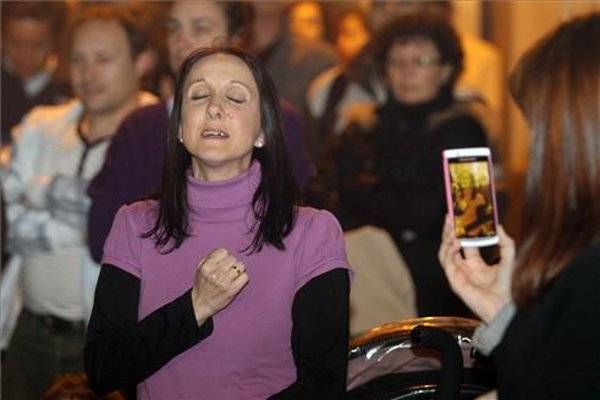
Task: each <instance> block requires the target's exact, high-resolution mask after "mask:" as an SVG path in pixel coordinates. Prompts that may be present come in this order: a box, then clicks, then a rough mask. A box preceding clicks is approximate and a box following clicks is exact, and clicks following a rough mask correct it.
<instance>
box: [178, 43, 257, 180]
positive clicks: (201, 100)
mask: <svg viewBox="0 0 600 400" xmlns="http://www.w3.org/2000/svg"><path fill="white" fill-rule="evenodd" d="M179 137H180V140H181V141H182V142H183V145H184V146H185V148H186V149H187V151H188V152H189V153H190V154H191V156H192V169H193V173H194V177H196V178H197V179H202V180H224V179H229V178H233V177H235V176H237V175H239V174H240V173H242V172H243V171H245V170H247V169H248V168H249V166H250V162H251V160H252V150H253V148H254V146H256V147H262V146H263V145H264V144H265V137H264V134H263V133H262V130H261V119H260V95H259V92H258V87H257V85H256V81H255V80H254V77H253V75H252V72H251V71H250V69H249V68H248V66H247V65H246V64H245V63H244V61H242V60H240V59H239V58H237V57H235V56H232V55H229V54H213V55H210V56H208V57H206V58H203V59H201V60H200V61H198V62H197V63H196V64H195V65H194V66H193V67H192V68H191V70H190V72H189V74H188V76H187V78H186V80H185V86H184V88H183V98H182V109H181V123H180V126H179Z"/></svg>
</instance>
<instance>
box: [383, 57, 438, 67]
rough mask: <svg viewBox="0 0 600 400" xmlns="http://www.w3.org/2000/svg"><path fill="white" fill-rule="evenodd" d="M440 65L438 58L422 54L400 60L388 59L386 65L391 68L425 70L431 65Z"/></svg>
mask: <svg viewBox="0 0 600 400" xmlns="http://www.w3.org/2000/svg"><path fill="white" fill-rule="evenodd" d="M439 63H440V57H438V56H432V55H429V54H423V55H421V56H419V57H414V58H409V59H400V58H391V57H390V58H388V60H387V64H388V66H390V67H392V68H404V67H420V68H426V67H430V66H432V65H438V64H439Z"/></svg>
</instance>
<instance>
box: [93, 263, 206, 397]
mask: <svg viewBox="0 0 600 400" xmlns="http://www.w3.org/2000/svg"><path fill="white" fill-rule="evenodd" d="M190 290H191V288H190ZM190 290H188V291H186V292H185V293H183V294H182V295H181V296H179V297H178V298H176V299H175V300H173V301H172V302H171V303H168V304H165V305H164V306H162V307H160V308H159V309H157V310H156V311H154V312H152V313H151V314H149V315H148V316H146V317H145V318H144V319H142V320H141V321H139V322H138V304H139V293H140V281H139V279H138V278H137V277H135V276H134V275H131V274H129V273H128V272H125V271H124V270H122V269H120V268H117V267H115V266H112V265H109V264H104V265H103V266H102V270H101V271H100V276H99V278H98V284H97V287H96V294H95V299H94V309H93V311H92V316H91V319H90V323H89V326H88V331H87V340H86V346H85V356H84V358H85V371H86V373H87V376H88V379H89V382H90V387H91V388H92V390H93V391H94V392H96V394H98V395H104V394H106V393H109V392H112V391H114V390H130V389H131V388H132V387H135V386H136V385H137V384H138V383H140V382H142V381H143V380H144V379H146V378H147V377H149V376H150V375H152V374H153V373H154V372H156V371H157V370H158V369H160V368H161V367H162V366H163V365H165V364H166V363H167V362H168V361H169V360H171V359H172V358H173V357H175V356H177V355H178V354H181V353H183V352H184V351H186V350H188V349H189V348H190V347H192V346H194V345H195V344H197V343H199V342H200V341H201V340H202V339H204V338H206V337H208V336H209V335H210V334H211V333H212V328H213V325H212V319H211V318H209V319H207V320H206V322H205V323H204V324H202V326H200V327H198V324H197V322H196V318H195V315H194V310H193V306H192V300H191V295H190Z"/></svg>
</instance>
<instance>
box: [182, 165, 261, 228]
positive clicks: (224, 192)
mask: <svg viewBox="0 0 600 400" xmlns="http://www.w3.org/2000/svg"><path fill="white" fill-rule="evenodd" d="M260 180H261V166H260V163H259V162H258V161H256V160H254V161H253V162H252V164H251V165H250V168H248V170H247V171H245V172H243V173H242V174H240V175H238V176H236V177H234V178H231V179H227V180H224V181H219V182H207V181H201V180H198V179H196V178H194V176H193V174H192V171H191V169H190V170H189V171H188V175H187V183H188V185H187V197H188V205H189V207H190V214H191V215H190V216H191V217H192V218H194V217H195V218H199V219H202V220H211V221H227V220H237V219H241V218H245V217H246V216H247V211H248V210H249V209H250V207H249V205H250V204H252V198H253V196H254V192H256V189H257V188H258V185H259V184H260Z"/></svg>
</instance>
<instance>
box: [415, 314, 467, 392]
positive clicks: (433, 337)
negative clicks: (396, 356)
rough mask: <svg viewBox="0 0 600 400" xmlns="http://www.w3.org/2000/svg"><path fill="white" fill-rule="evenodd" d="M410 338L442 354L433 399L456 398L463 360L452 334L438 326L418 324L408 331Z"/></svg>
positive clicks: (460, 380) (460, 381)
mask: <svg viewBox="0 0 600 400" xmlns="http://www.w3.org/2000/svg"><path fill="white" fill-rule="evenodd" d="M410 338H411V341H412V342H413V343H414V344H416V345H419V346H423V347H428V348H433V349H435V350H438V351H439V352H440V353H441V355H442V369H441V371H440V382H439V384H438V387H437V389H436V391H435V394H434V396H433V399H434V400H453V399H458V394H459V391H460V385H461V383H462V375H463V360H462V353H461V351H460V347H459V346H458V343H457V342H456V339H455V338H454V336H452V335H451V334H450V333H448V332H446V331H444V330H442V329H439V328H433V327H429V326H423V325H418V326H416V327H415V328H413V330H412V331H411V332H410Z"/></svg>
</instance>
